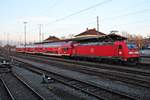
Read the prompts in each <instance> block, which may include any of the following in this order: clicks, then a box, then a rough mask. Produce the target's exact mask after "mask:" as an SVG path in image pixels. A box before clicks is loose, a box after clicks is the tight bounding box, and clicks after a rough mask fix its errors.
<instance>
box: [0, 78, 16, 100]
mask: <svg viewBox="0 0 150 100" xmlns="http://www.w3.org/2000/svg"><path fill="white" fill-rule="evenodd" d="M0 100H15V99H14V97H13V96H12V94H11V92H10V90H9V89H8V87H7V85H6V84H5V82H4V81H3V80H2V79H1V78H0Z"/></svg>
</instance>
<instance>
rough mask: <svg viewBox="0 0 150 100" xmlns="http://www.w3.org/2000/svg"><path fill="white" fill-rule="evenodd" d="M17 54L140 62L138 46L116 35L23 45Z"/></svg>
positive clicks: (17, 50)
mask: <svg viewBox="0 0 150 100" xmlns="http://www.w3.org/2000/svg"><path fill="white" fill-rule="evenodd" d="M16 52H21V53H23V52H24V53H32V54H43V55H53V56H63V57H73V58H78V57H80V58H90V59H98V60H103V59H105V60H107V59H109V60H113V61H118V62H134V63H136V62H139V61H140V54H139V49H138V47H137V45H136V44H135V43H133V42H127V38H125V37H122V36H120V35H116V34H109V35H105V36H90V37H80V38H73V39H65V40H59V41H52V42H41V43H34V44H28V45H26V46H24V45H22V46H17V47H16Z"/></svg>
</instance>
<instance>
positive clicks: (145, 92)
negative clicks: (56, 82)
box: [25, 60, 150, 100]
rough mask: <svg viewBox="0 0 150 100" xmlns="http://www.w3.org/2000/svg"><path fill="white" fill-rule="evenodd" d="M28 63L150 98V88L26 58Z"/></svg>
mask: <svg viewBox="0 0 150 100" xmlns="http://www.w3.org/2000/svg"><path fill="white" fill-rule="evenodd" d="M25 61H26V62H28V63H31V64H32V65H35V66H37V67H41V68H43V69H47V70H49V71H52V72H56V73H59V74H63V75H65V76H69V77H72V78H75V79H76V78H78V79H80V80H83V81H86V82H89V83H92V84H95V85H98V86H103V87H106V88H111V89H113V90H117V91H120V92H123V93H126V94H130V95H132V96H135V97H137V98H139V99H141V100H150V89H147V88H144V87H140V86H139V87H135V86H134V85H129V84H125V83H122V82H120V81H112V80H109V79H104V78H99V77H96V76H91V75H86V74H82V73H79V72H75V71H70V70H66V69H61V68H57V67H53V66H51V65H48V64H40V63H37V62H34V63H33V62H32V61H29V60H25Z"/></svg>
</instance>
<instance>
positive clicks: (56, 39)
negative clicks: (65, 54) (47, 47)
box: [44, 36, 60, 42]
mask: <svg viewBox="0 0 150 100" xmlns="http://www.w3.org/2000/svg"><path fill="white" fill-rule="evenodd" d="M59 40H60V39H59V38H57V37H55V36H49V37H48V38H47V39H45V40H44V42H52V41H59Z"/></svg>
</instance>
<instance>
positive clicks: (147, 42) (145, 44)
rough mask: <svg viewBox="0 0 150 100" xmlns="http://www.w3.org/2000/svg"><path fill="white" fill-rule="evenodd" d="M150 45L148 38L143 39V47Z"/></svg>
mask: <svg viewBox="0 0 150 100" xmlns="http://www.w3.org/2000/svg"><path fill="white" fill-rule="evenodd" d="M149 45H150V37H149V38H146V39H144V47H146V46H149Z"/></svg>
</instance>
